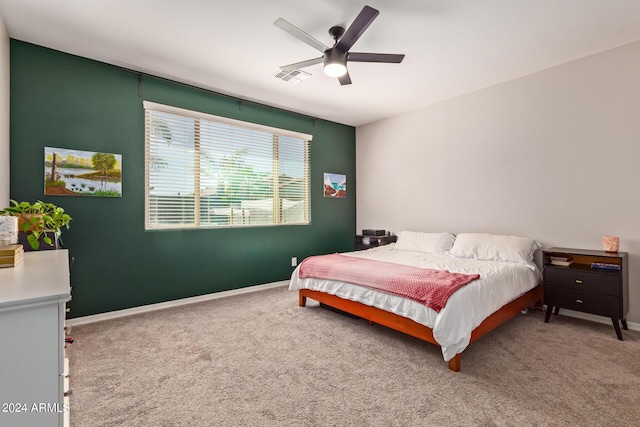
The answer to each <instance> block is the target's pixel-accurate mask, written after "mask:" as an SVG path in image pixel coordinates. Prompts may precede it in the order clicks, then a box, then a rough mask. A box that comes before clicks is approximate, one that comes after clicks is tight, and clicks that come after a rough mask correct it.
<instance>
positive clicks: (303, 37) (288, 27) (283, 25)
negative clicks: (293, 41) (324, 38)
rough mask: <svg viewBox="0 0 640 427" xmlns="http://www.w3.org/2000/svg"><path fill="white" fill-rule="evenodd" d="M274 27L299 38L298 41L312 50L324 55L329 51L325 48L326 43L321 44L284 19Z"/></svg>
mask: <svg viewBox="0 0 640 427" xmlns="http://www.w3.org/2000/svg"><path fill="white" fill-rule="evenodd" d="M273 25H275V26H276V27H278V28H280V29H281V30H283V31H285V32H286V33H289V34H290V35H292V36H293V37H295V38H297V39H298V40H300V41H302V42H304V43H306V44H308V45H309V46H311V47H312V48H314V49H316V50H319V51H320V52H323V53H324V51H325V50H327V49H329V47H328V46H325V45H324V43H322V42H319V41H318V40H316V39H314V38H313V37H311V36H310V35H309V34H307V33H305V32H304V31H302V30H301V29H300V28H298V27H296V26H295V25H293V24H291V23H290V22H288V21H285V20H284V19H282V18H278V19H276V21H275V22H274V23H273Z"/></svg>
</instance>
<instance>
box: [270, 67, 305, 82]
mask: <svg viewBox="0 0 640 427" xmlns="http://www.w3.org/2000/svg"><path fill="white" fill-rule="evenodd" d="M273 77H275V78H276V79H280V80H284V81H285V82H289V83H301V82H302V81H303V80H306V79H308V78H309V77H311V74H309V73H305V72H304V71H302V70H292V71H282V70H280V71H278V72H277V73H275V74H274V75H273Z"/></svg>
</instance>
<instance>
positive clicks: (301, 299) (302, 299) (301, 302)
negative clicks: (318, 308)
mask: <svg viewBox="0 0 640 427" xmlns="http://www.w3.org/2000/svg"><path fill="white" fill-rule="evenodd" d="M298 297H299V299H298V305H299V306H300V307H304V306H305V305H307V297H305V296H304V295H302V294H300V295H298Z"/></svg>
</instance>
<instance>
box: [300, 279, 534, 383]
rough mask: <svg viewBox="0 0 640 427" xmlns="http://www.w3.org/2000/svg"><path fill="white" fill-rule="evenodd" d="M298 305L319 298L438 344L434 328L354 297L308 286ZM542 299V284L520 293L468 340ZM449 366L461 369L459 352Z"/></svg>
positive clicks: (301, 290) (455, 369)
mask: <svg viewBox="0 0 640 427" xmlns="http://www.w3.org/2000/svg"><path fill="white" fill-rule="evenodd" d="M298 297H299V302H298V305H300V307H304V306H305V305H306V302H307V298H311V299H313V300H315V301H318V302H321V303H323V304H326V305H328V306H331V307H333V308H337V309H338V310H342V311H345V312H347V313H350V314H353V315H355V316H358V317H361V318H363V319H366V320H368V321H369V324H373V323H377V324H379V325H382V326H386V327H388V328H391V329H394V330H396V331H399V332H403V333H405V334H407V335H411V336H413V337H416V338H419V339H421V340H423V341H427V342H430V343H431V344H435V345H437V346H439V345H440V344H438V342H437V341H436V340H435V338H434V337H433V330H432V329H431V328H429V327H427V326H424V325H421V324H419V323H417V322H414V321H413V320H411V319H408V318H406V317H402V316H399V315H397V314H394V313H391V312H388V311H385V310H381V309H379V308H376V307H371V306H369V305H365V304H362V303H359V302H356V301H350V300H346V299H344V298H340V297H338V296H335V295H331V294H327V293H324V292H320V291H314V290H311V289H300V290H299V291H298ZM541 301H542V286H540V285H538V286H536V287H535V288H533V289H531V290H530V291H528V292H526V293H524V294H522V295H521V296H520V297H518V298H516V299H515V300H513V301H511V302H510V303H508V304H506V305H504V306H503V307H502V308H500V310H498V311H496V312H495V313H493V314H492V315H491V316H489V317H487V318H486V319H485V320H484V321H483V322H482V323H481V324H480V325H479V326H478V327H477V328H475V329H474V330H473V331H472V332H471V341H470V343H472V342H474V341H475V340H477V339H478V338H480V337H481V336H483V335H484V334H486V333H487V332H489V331H491V330H493V329H495V328H497V327H498V326H500V325H501V324H503V323H504V322H506V321H507V320H509V319H511V318H512V317H515V316H516V315H518V314H519V313H520V312H521V311H522V310H524V309H525V308H527V307H531V306H533V305H535V304H537V303H540V302H541ZM449 369H450V370H452V371H455V372H458V371H459V370H460V354H456V355H455V357H453V359H451V360H450V361H449Z"/></svg>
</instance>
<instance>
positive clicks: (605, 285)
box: [544, 267, 620, 297]
mask: <svg viewBox="0 0 640 427" xmlns="http://www.w3.org/2000/svg"><path fill="white" fill-rule="evenodd" d="M544 284H545V287H554V288H564V289H575V290H577V291H581V292H593V293H596V294H603V295H611V296H614V297H619V296H620V276H619V275H618V274H615V273H614V274H612V273H604V272H602V273H598V272H591V271H581V270H576V269H571V268H565V267H557V268H553V267H546V268H545V269H544Z"/></svg>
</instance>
